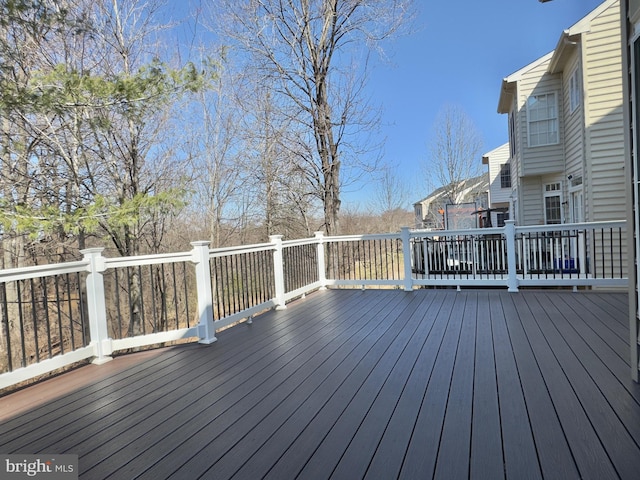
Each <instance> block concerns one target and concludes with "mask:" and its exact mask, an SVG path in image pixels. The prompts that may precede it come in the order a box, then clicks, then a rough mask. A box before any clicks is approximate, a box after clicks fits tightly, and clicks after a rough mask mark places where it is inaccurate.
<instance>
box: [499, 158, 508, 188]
mask: <svg viewBox="0 0 640 480" xmlns="http://www.w3.org/2000/svg"><path fill="white" fill-rule="evenodd" d="M500 188H511V165H510V164H508V163H503V164H502V165H500Z"/></svg>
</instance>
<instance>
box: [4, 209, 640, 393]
mask: <svg viewBox="0 0 640 480" xmlns="http://www.w3.org/2000/svg"><path fill="white" fill-rule="evenodd" d="M624 229H625V222H623V221H621V222H604V223H591V224H586V223H585V224H571V225H547V226H535V227H531V226H528V227H516V226H515V225H514V223H513V222H507V225H506V226H505V227H504V228H490V229H477V230H459V231H437V232H427V231H412V230H410V229H408V228H404V229H402V231H401V232H400V233H395V234H378V235H350V236H336V237H326V236H324V235H323V234H322V233H316V235H315V237H313V238H307V239H299V240H290V241H283V240H282V238H281V237H280V236H272V237H270V239H269V240H270V241H269V242H268V243H264V244H258V245H248V246H240V247H231V248H222V249H213V250H211V249H209V244H208V242H193V243H192V247H193V248H192V250H190V251H188V252H180V253H172V254H161V255H145V256H138V257H128V258H107V257H104V256H103V255H102V252H103V249H100V248H97V249H88V250H85V251H83V252H82V253H83V255H84V258H83V259H82V260H81V261H77V262H69V263H64V264H58V265H43V266H36V267H27V268H22V269H12V270H4V271H0V389H3V388H5V387H8V386H10V385H14V384H16V383H19V382H22V381H25V380H28V379H30V378H34V377H37V376H39V375H42V374H45V373H47V372H50V371H53V370H56V369H59V368H62V367H64V366H66V365H69V364H72V363H76V362H79V361H83V360H88V359H91V360H92V361H93V362H95V363H103V362H106V361H109V360H110V359H111V356H112V355H113V353H115V352H118V351H126V350H129V349H134V348H139V347H143V346H146V345H154V344H163V343H167V342H176V341H199V342H200V343H204V344H209V343H213V342H215V341H216V331H217V330H219V329H220V328H224V327H226V326H229V325H231V324H233V323H235V322H238V321H242V320H250V319H251V317H252V316H253V315H255V314H258V313H260V312H262V311H265V310H267V309H271V308H286V306H285V305H286V302H288V301H289V300H291V299H293V298H296V297H300V296H302V295H304V294H306V293H308V292H310V291H313V290H316V289H321V288H326V287H348V288H353V287H362V288H365V287H375V288H403V289H404V290H406V291H410V290H412V289H414V288H416V287H424V286H450V287H458V288H461V287H484V286H491V287H505V288H508V289H509V290H510V291H513V292H515V291H517V290H518V288H519V287H526V286H567V287H574V288H576V287H579V286H603V287H621V286H625V285H626V284H627V268H628V265H627V263H628V262H627V251H626V243H625V241H624Z"/></svg>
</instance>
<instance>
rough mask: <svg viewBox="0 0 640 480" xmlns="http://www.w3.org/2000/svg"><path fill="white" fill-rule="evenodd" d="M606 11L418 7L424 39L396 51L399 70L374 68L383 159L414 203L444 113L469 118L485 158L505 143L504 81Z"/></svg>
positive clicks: (562, 1)
mask: <svg viewBox="0 0 640 480" xmlns="http://www.w3.org/2000/svg"><path fill="white" fill-rule="evenodd" d="M601 3H602V2H601V1H600V0H554V1H551V2H547V3H540V2H538V0H484V1H478V0H458V1H452V0H449V1H444V2H435V1H434V2H432V1H429V2H423V1H420V0H416V4H417V6H418V8H419V9H420V13H419V18H418V19H417V25H416V28H417V30H418V31H417V32H416V33H414V34H412V35H411V36H407V37H402V38H401V39H399V40H396V41H395V42H394V43H392V44H391V45H390V46H389V48H387V52H388V53H390V54H391V55H392V62H393V64H392V65H386V64H378V65H375V67H374V69H373V70H372V72H371V74H370V79H369V90H370V94H371V96H372V100H373V103H379V104H380V105H381V106H382V109H383V113H382V122H383V128H382V132H381V133H382V135H383V136H385V137H386V146H385V153H384V158H385V160H387V161H389V162H390V163H395V164H398V165H399V168H398V169H397V170H396V172H397V175H398V176H399V178H400V179H401V180H403V181H404V182H405V183H406V185H407V187H408V188H411V191H412V194H411V195H409V197H410V198H409V199H408V200H409V203H413V202H415V201H418V200H420V199H421V198H424V197H425V196H427V195H428V194H429V192H428V191H426V190H425V188H426V187H425V186H424V182H423V174H422V168H421V166H420V165H421V164H423V163H424V162H426V161H427V157H428V142H429V137H430V135H431V132H432V128H433V124H434V121H435V118H436V115H437V114H438V112H439V111H440V110H441V108H443V107H444V106H445V105H447V104H456V105H458V106H460V107H461V108H462V109H463V110H464V111H465V112H466V114H467V115H468V116H469V117H470V118H471V119H472V120H473V122H474V123H475V125H476V127H477V128H478V130H479V132H480V134H481V135H482V137H483V142H484V149H483V152H482V153H485V152H488V151H490V150H493V149H494V148H496V147H498V146H500V145H502V144H503V143H505V142H507V140H508V133H507V118H506V115H500V114H498V113H497V106H498V95H499V93H500V86H501V82H502V79H503V78H504V77H506V76H508V75H509V74H511V73H513V72H515V71H516V70H519V69H520V68H522V67H524V66H525V65H527V64H529V63H531V62H533V61H534V60H536V59H538V58H539V57H541V56H543V55H545V54H547V53H549V52H550V51H552V50H553V49H554V48H555V46H556V44H557V42H558V39H559V38H560V34H561V33H562V31H563V30H564V29H566V28H569V27H570V26H571V25H573V24H574V23H576V22H577V21H579V20H580V19H581V18H582V17H584V16H585V15H586V14H588V13H589V12H590V11H592V10H593V9H594V8H596V7H597V6H598V5H600V4H601ZM478 162H480V157H479V158H478ZM372 188H374V187H373V186H372V185H371V184H367V185H366V186H364V187H363V188H362V189H361V190H360V191H358V192H345V193H344V201H345V203H346V204H347V205H349V204H351V205H352V206H355V205H357V204H359V203H362V202H365V201H366V199H367V198H370V197H371V196H373V191H372ZM409 206H410V205H407V207H409Z"/></svg>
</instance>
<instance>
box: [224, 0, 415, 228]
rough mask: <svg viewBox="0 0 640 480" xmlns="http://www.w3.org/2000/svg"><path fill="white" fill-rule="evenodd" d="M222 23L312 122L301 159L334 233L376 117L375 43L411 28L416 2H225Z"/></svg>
mask: <svg viewBox="0 0 640 480" xmlns="http://www.w3.org/2000/svg"><path fill="white" fill-rule="evenodd" d="M220 4H221V8H220V12H222V14H221V15H220V21H219V22H218V23H219V25H220V28H221V29H222V30H223V31H224V32H225V33H226V34H227V35H228V36H229V37H231V38H233V39H235V40H236V41H237V42H238V43H239V44H240V45H241V46H242V48H244V49H245V51H247V52H249V54H250V58H251V63H252V65H253V66H254V68H255V69H256V71H257V72H259V74H260V75H262V76H263V77H266V78H270V79H272V81H273V84H274V85H275V92H276V93H277V94H278V95H279V96H280V101H281V102H282V103H281V106H282V107H283V108H284V109H285V110H284V111H286V112H287V113H288V114H289V115H290V117H291V118H292V119H295V120H296V121H298V122H300V123H301V125H304V127H305V130H304V134H303V135H300V136H299V138H298V142H299V145H298V148H296V149H295V152H296V153H297V154H298V155H299V157H298V164H299V165H300V168H301V171H302V172H304V174H305V176H306V179H307V184H308V186H309V187H310V189H311V191H312V192H313V194H314V195H316V196H317V198H318V199H319V200H320V201H321V202H322V205H323V208H324V224H325V225H324V226H325V229H326V231H327V233H328V234H335V233H337V232H338V231H339V220H338V219H339V211H340V205H341V187H342V185H343V183H344V182H345V179H344V178H342V173H343V168H342V167H343V165H344V162H345V161H347V162H351V163H352V164H354V163H355V162H356V155H357V153H360V152H361V150H360V151H359V148H360V149H363V148H365V147H364V145H363V144H360V145H358V139H362V138H363V137H362V134H363V132H366V131H370V130H371V128H373V127H374V126H375V125H376V121H377V120H376V118H375V116H374V115H372V110H371V109H370V107H369V106H368V104H367V99H366V97H365V96H364V93H363V87H364V83H365V80H366V72H367V57H368V52H369V50H370V49H371V48H375V47H377V46H379V45H380V42H382V41H383V40H385V39H387V38H388V37H390V36H391V35H392V34H394V33H396V32H398V30H399V29H400V28H401V27H402V26H403V25H406V21H407V19H408V18H409V17H411V11H410V6H411V0H396V1H381V2H375V3H372V2H368V1H366V0H349V1H347V0H286V1H283V0H241V1H237V0H223V1H222V2H220Z"/></svg>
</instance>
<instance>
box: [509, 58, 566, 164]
mask: <svg viewBox="0 0 640 480" xmlns="http://www.w3.org/2000/svg"><path fill="white" fill-rule="evenodd" d="M548 68H549V60H547V61H544V62H541V63H539V64H538V65H536V66H535V68H532V69H531V70H530V71H529V72H527V73H526V75H523V78H522V80H521V81H520V82H518V87H519V88H518V109H519V112H520V113H519V123H520V128H519V129H518V132H519V137H520V138H519V140H520V143H519V144H520V145H521V146H522V150H521V161H520V169H519V172H518V173H519V175H520V176H528V175H544V174H548V173H555V172H559V171H560V172H561V171H562V170H563V169H564V157H563V147H562V145H563V136H564V131H563V130H564V129H563V123H564V122H563V116H564V112H563V108H562V105H563V99H564V95H563V94H562V77H561V76H560V75H552V74H548V73H547V70H548ZM545 93H555V94H556V95H557V102H558V127H559V131H558V135H559V136H558V139H559V142H558V143H557V144H553V145H545V146H536V147H530V146H529V132H528V120H527V99H528V98H529V97H531V96H532V95H539V94H545Z"/></svg>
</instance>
